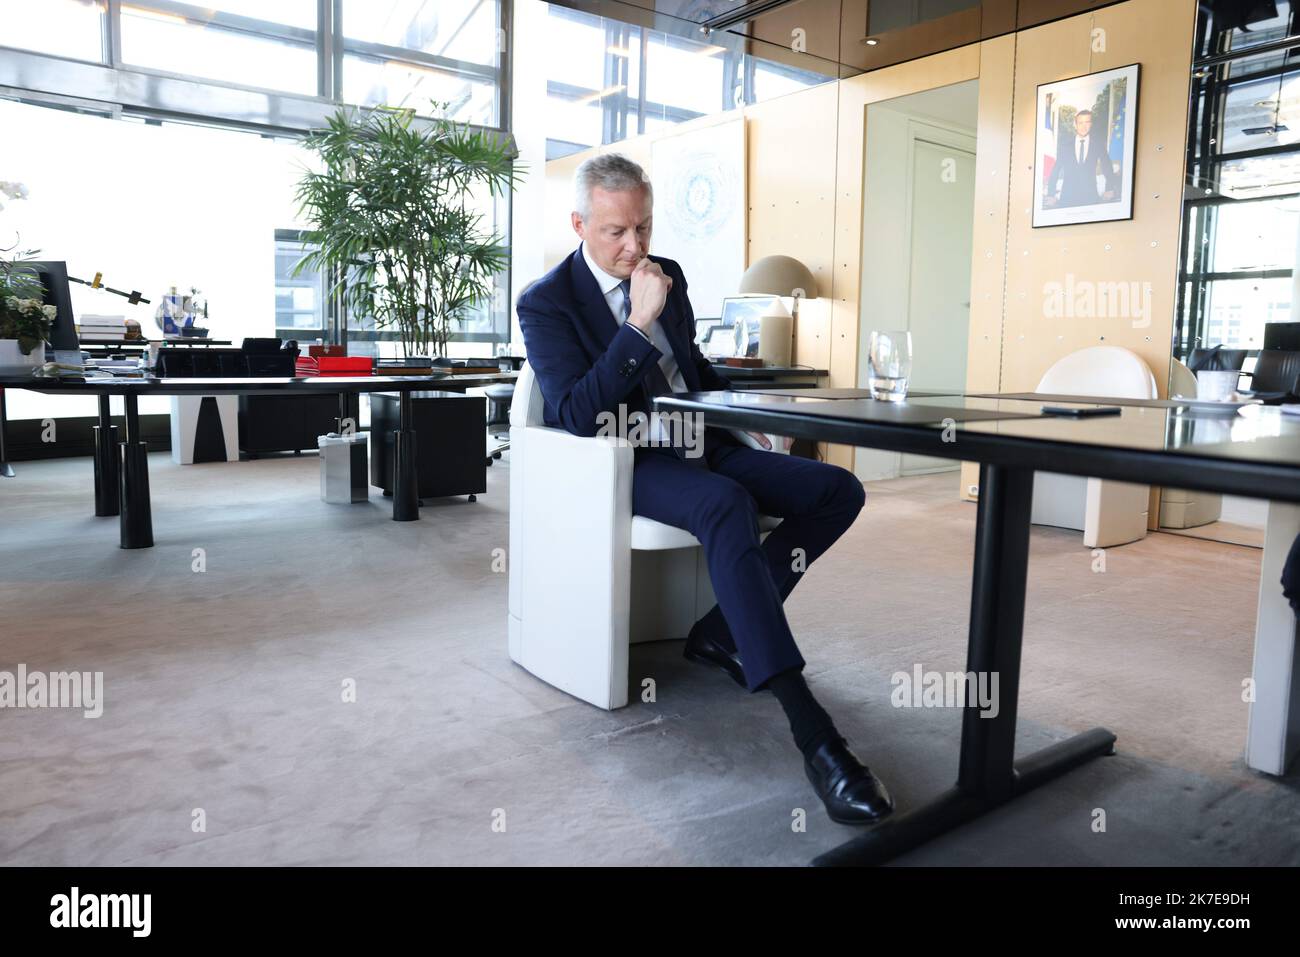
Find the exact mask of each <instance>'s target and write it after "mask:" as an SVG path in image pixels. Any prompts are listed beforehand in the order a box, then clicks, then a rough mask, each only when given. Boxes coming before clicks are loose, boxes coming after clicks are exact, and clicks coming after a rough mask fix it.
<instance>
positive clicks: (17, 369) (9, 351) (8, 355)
mask: <svg viewBox="0 0 1300 957" xmlns="http://www.w3.org/2000/svg"><path fill="white" fill-rule="evenodd" d="M43 365H45V343H43V342H42V343H41V344H40V345H39V346H37V347H36V348H35V349H33V350H32V353H31V355H27V356H25V355H23V351H22V350H21V349H19V348H18V340H17V339H0V375H31V374H32V372H33V370H35V369H39V368H40V367H41V366H43Z"/></svg>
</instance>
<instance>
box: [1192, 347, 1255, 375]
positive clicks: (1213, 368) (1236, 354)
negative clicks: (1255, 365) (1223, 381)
mask: <svg viewBox="0 0 1300 957" xmlns="http://www.w3.org/2000/svg"><path fill="white" fill-rule="evenodd" d="M1245 364H1246V350H1245V349H1225V348H1223V346H1222V345H1217V346H1210V347H1209V348H1208V349H1206V348H1201V347H1199V346H1198V347H1197V348H1195V349H1193V350H1192V353H1191V355H1189V356H1188V357H1187V368H1189V369H1191V370H1192V371H1193V372H1228V371H1229V370H1232V369H1236V370H1238V371H1241V367H1242V366H1243V365H1245Z"/></svg>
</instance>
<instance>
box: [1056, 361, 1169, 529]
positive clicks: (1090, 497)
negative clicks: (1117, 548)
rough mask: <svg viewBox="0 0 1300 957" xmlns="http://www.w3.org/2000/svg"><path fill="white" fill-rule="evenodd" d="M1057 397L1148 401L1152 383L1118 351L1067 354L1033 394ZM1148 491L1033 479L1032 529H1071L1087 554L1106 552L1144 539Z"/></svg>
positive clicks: (1073, 479) (1142, 366)
mask: <svg viewBox="0 0 1300 957" xmlns="http://www.w3.org/2000/svg"><path fill="white" fill-rule="evenodd" d="M1035 391H1037V392H1043V393H1054V394H1058V395H1086V396H1097V397H1098V398H1103V399H1104V398H1105V397H1106V396H1112V397H1114V398H1125V399H1154V398H1156V395H1157V392H1156V379H1155V376H1153V375H1152V374H1151V369H1150V368H1149V367H1148V366H1147V364H1146V363H1145V362H1143V361H1142V357H1141V356H1139V355H1138V354H1137V353H1135V352H1130V351H1129V350H1128V349H1123V348H1120V347H1119V346H1092V347H1091V348H1088V349H1080V350H1079V351H1078V352H1072V353H1070V354H1069V355H1068V356H1065V357H1064V358H1063V359H1060V360H1058V361H1057V362H1056V363H1054V364H1053V365H1052V367H1051V368H1050V369H1048V370H1047V372H1046V374H1045V375H1044V376H1043V378H1042V380H1041V381H1039V383H1038V388H1037V389H1036V390H1035ZM1150 496H1151V493H1150V488H1149V487H1148V486H1146V485H1132V484H1130V483H1128V482H1112V481H1108V480H1105V481H1104V480H1102V479H1097V478H1083V477H1081V476H1077V475H1061V474H1058V473H1055V472H1039V473H1037V474H1036V475H1035V476H1034V506H1033V512H1032V514H1031V518H1030V520H1031V521H1032V522H1033V523H1034V524H1035V525H1055V526H1058V527H1060V528H1077V529H1080V530H1082V532H1083V544H1084V545H1086V546H1088V547H1089V548H1109V547H1111V546H1113V545H1125V544H1127V543H1129V542H1136V541H1138V540H1139V539H1142V538H1145V537H1146V534H1147V513H1148V511H1149V502H1150Z"/></svg>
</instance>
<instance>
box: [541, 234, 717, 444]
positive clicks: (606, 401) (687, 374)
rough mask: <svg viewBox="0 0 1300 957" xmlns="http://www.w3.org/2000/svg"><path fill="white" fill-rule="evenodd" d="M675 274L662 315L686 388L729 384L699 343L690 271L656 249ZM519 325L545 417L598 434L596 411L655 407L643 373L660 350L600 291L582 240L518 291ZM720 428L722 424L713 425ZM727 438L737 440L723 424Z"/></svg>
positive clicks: (664, 265)
mask: <svg viewBox="0 0 1300 957" xmlns="http://www.w3.org/2000/svg"><path fill="white" fill-rule="evenodd" d="M650 259H651V260H652V261H653V262H656V263H658V264H659V266H660V267H661V268H662V269H663V271H664V275H666V276H668V277H670V278H671V279H672V281H673V287H672V289H670V290H669V291H668V299H667V302H666V303H665V304H664V311H663V312H662V313H661V314H660V316H659V319H658V320H657V321H658V322H659V323H660V325H661V326H662V327H663V330H664V334H665V335H666V336H667V338H668V342H669V344H670V345H671V346H672V350H673V356H674V357H675V358H676V359H677V367H678V368H679V369H680V370H681V373H682V378H683V379H684V380H685V382H686V388H687V389H689V390H690V391H693V392H699V391H713V390H718V389H727V388H730V383H729V382H728V381H727V379H726V378H724V377H723V376H721V375H719V374H718V372H717V371H716V370H715V369H714V368H713V366H711V365H710V364H709V361H708V360H707V359H706V358H704V356H703V355H702V354H701V352H700V349H699V346H697V345H696V344H695V314H694V313H693V312H692V311H691V303H690V300H689V299H688V298H687V296H686V277H685V276H683V275H682V270H681V267H680V266H678V265H677V263H675V262H673V260H671V259H664V258H662V257H660V256H651V257H650ZM517 311H518V314H519V327H520V329H521V330H522V332H523V334H524V345H525V347H526V349H527V352H528V364H529V365H530V366H531V367H532V370H533V373H534V374H535V375H536V376H537V381H538V384H539V385H540V387H541V390H542V397H543V398H544V399H545V400H546V407H545V410H544V414H543V421H544V422H545V424H546V425H550V426H556V427H559V428H563V429H565V430H567V431H569V432H572V433H573V434H574V435H585V436H592V435H595V434H596V433H597V431H598V429H599V423H598V422H597V418H596V417H597V415H599V414H600V413H601V412H609V413H612V414H613V415H615V416H617V415H618V406H619V404H620V403H624V404H625V405H626V407H627V411H628V413H629V414H630V413H631V412H633V411H641V412H644V413H646V414H647V415H649V413H650V411H651V408H650V404H649V399H648V392H647V391H646V389H645V388H644V387H643V380H644V379H645V376H646V373H647V372H648V371H649V370H650V367H651V366H652V365H654V364H656V363H658V361H659V357H660V356H661V355H662V354H663V353H661V352H660V351H659V350H658V349H657V348H656V347H655V345H654V344H653V343H651V342H650V341H648V340H647V339H646V338H645V337H644V336H642V335H641V333H640V332H638V331H637V330H636V329H633V328H631V327H630V326H629V325H628V324H627V323H622V324H620V323H618V322H617V321H616V320H615V319H614V316H613V314H612V313H611V312H610V310H609V305H608V303H606V301H605V297H604V296H602V295H601V292H600V286H599V285H598V284H597V282H596V277H595V276H593V275H592V274H591V269H590V268H589V267H588V266H587V261H586V260H585V259H584V258H583V255H582V247H578V248H577V249H575V250H574V251H573V252H572V253H571V254H569V256H568V257H566V258H565V260H564V261H563V262H562V263H560V264H559V265H558V266H556V267H555V268H554V269H552V270H551V271H550V272H548V273H547V274H546V275H545V276H543V277H542V278H541V279H539V280H537V282H535V283H533V284H532V285H531V286H530V287H529V288H528V289H527V291H525V292H524V294H523V295H522V296H520V297H519V304H518V307H517ZM708 431H709V433H711V434H715V435H717V434H718V430H715V429H709V430H708ZM721 435H723V436H725V439H723V441H724V442H727V443H729V444H739V443H738V442H737V441H736V440H735V439H733V438H732V437H731V436H730V435H729V434H727V433H725V432H723V433H721Z"/></svg>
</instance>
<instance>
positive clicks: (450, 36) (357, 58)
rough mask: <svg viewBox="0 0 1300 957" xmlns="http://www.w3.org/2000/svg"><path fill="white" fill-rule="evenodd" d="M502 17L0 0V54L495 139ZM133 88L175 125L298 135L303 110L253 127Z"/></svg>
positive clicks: (377, 4)
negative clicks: (410, 115)
mask: <svg viewBox="0 0 1300 957" xmlns="http://www.w3.org/2000/svg"><path fill="white" fill-rule="evenodd" d="M501 7H502V0H326V2H320V0H213V2H209V3H184V2H179V0H121V2H120V3H116V2H115V3H107V2H106V0H0V46H9V47H15V48H18V49H21V50H24V51H30V52H33V53H40V54H52V55H55V56H59V57H69V58H72V59H77V60H85V61H89V62H91V63H97V64H102V65H105V66H109V67H112V68H114V69H117V70H121V71H123V72H126V73H134V74H145V75H153V76H161V77H168V78H172V79H175V80H189V81H200V82H202V83H213V84H219V85H220V86H223V87H238V88H242V89H247V90H251V91H258V92H263V91H264V92H268V93H272V94H277V95H280V96H296V97H312V98H319V99H321V100H325V101H331V100H332V101H341V102H345V103H352V104H356V105H359V106H390V107H402V108H409V109H413V110H414V111H415V112H416V113H418V114H420V115H431V114H432V113H434V112H435V108H434V106H433V104H435V103H437V104H440V106H439V107H438V108H437V112H440V113H442V114H443V115H446V116H448V117H450V118H452V119H456V120H460V121H463V122H466V123H473V124H476V125H480V126H489V127H500V126H501V125H502V122H503V117H504V115H505V109H504V107H503V97H502V95H501V76H502V69H501V63H502V59H503V56H504V51H505V42H504V39H503V34H502V32H501V31H502V20H501V17H502V11H501ZM82 81H83V82H88V83H95V82H98V81H97V80H96V79H95V78H90V79H86V78H85V77H84V76H83V77H82ZM0 85H7V83H6V82H5V81H2V80H0ZM127 87H128V88H130V89H135V90H137V91H139V92H140V95H142V96H144V97H146V98H148V97H154V98H156V99H157V101H158V106H159V109H160V110H166V111H167V112H171V113H175V112H176V107H177V106H180V107H182V108H183V109H184V111H186V112H188V111H189V110H190V109H195V110H196V112H197V113H199V114H202V113H203V112H204V111H205V109H206V110H209V111H210V112H211V113H212V115H213V116H217V115H219V114H220V115H221V116H222V118H225V119H230V120H233V121H235V122H240V123H246V122H249V121H250V119H251V120H253V121H258V120H260V121H261V122H263V123H265V124H267V125H279V126H287V127H288V128H294V127H295V122H294V120H295V114H296V112H297V111H295V110H292V109H285V108H284V104H283V103H279V104H277V103H270V104H267V105H265V106H263V105H259V106H258V107H257V109H258V113H257V114H256V115H253V114H250V113H249V112H248V106H249V103H248V101H246V100H242V99H239V98H233V99H232V98H231V97H229V96H228V95H223V93H222V92H221V91H220V90H197V91H196V90H194V89H192V88H186V89H183V90H180V91H174V90H170V91H160V90H158V89H149V88H141V86H140V85H139V84H127ZM49 92H59V93H63V94H65V95H68V94H70V95H81V94H78V93H77V92H76V91H69V90H57V91H49ZM95 92H99V91H98V90H96V91H95ZM88 98H99V97H97V96H96V97H88ZM178 101H179V102H178Z"/></svg>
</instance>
